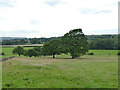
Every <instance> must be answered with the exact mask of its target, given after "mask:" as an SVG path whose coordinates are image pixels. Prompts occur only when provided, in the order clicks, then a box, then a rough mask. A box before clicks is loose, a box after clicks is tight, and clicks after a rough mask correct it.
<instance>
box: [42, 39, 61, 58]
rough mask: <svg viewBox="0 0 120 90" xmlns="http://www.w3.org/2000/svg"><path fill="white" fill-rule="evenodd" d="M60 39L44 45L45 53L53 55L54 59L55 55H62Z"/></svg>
mask: <svg viewBox="0 0 120 90" xmlns="http://www.w3.org/2000/svg"><path fill="white" fill-rule="evenodd" d="M60 43H61V41H60V39H53V40H51V41H49V42H46V43H45V44H44V45H43V52H44V54H45V55H53V58H55V54H59V53H60Z"/></svg>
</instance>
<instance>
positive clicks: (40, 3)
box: [0, 0, 118, 38]
mask: <svg viewBox="0 0 120 90" xmlns="http://www.w3.org/2000/svg"><path fill="white" fill-rule="evenodd" d="M77 28H81V29H82V31H83V33H84V34H86V35H93V34H94V35H95V34H117V33H118V0H0V32H1V33H0V35H1V36H2V37H31V38H34V37H36V38H40V37H58V36H63V35H64V34H65V33H68V32H69V31H70V30H73V29H77Z"/></svg>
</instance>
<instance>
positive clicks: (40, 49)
mask: <svg viewBox="0 0 120 90" xmlns="http://www.w3.org/2000/svg"><path fill="white" fill-rule="evenodd" d="M33 49H34V50H35V51H36V53H37V56H38V57H39V56H41V55H42V48H41V47H34V48H33Z"/></svg>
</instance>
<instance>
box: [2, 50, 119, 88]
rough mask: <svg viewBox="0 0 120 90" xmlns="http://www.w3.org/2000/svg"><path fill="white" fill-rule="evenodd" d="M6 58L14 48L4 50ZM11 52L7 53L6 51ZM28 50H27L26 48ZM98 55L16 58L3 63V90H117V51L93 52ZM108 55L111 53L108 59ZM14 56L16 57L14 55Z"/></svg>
mask: <svg viewBox="0 0 120 90" xmlns="http://www.w3.org/2000/svg"><path fill="white" fill-rule="evenodd" d="M3 49H4V51H5V53H6V55H8V56H10V55H12V54H11V53H10V52H9V51H12V49H13V48H3ZM7 49H8V50H7ZM26 49H28V48H26ZM90 52H94V53H95V55H93V56H92V55H85V56H81V57H80V58H77V59H71V56H69V55H65V54H62V55H56V59H52V56H46V57H39V58H38V57H37V58H35V57H32V58H29V57H20V58H19V57H18V56H17V57H16V58H13V59H11V60H7V61H4V62H3V63H2V86H3V88H118V62H117V60H118V57H117V55H116V54H117V50H90ZM108 53H111V55H110V56H108ZM12 56H13V55H12Z"/></svg>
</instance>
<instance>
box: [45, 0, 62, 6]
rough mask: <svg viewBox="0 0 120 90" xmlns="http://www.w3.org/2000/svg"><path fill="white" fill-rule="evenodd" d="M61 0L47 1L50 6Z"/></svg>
mask: <svg viewBox="0 0 120 90" xmlns="http://www.w3.org/2000/svg"><path fill="white" fill-rule="evenodd" d="M60 1H61V0H46V1H45V3H46V4H48V5H50V6H52V7H53V6H56V5H57V4H59V3H60Z"/></svg>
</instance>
